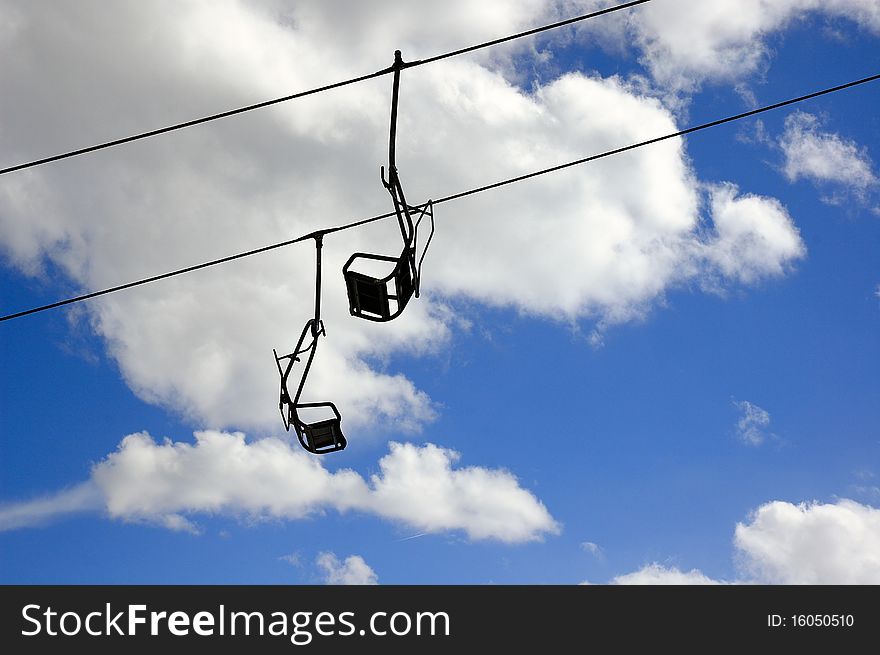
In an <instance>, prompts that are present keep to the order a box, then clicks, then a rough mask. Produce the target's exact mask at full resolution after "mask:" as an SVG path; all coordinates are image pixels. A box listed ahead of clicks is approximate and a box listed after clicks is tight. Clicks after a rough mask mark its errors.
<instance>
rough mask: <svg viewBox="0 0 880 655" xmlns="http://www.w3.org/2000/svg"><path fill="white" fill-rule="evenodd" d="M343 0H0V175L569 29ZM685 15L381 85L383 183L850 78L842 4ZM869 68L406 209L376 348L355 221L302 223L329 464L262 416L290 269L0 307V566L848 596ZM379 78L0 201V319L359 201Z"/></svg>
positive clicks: (852, 574) (372, 200)
mask: <svg viewBox="0 0 880 655" xmlns="http://www.w3.org/2000/svg"><path fill="white" fill-rule="evenodd" d="M348 4H349V3H345V2H338V3H323V4H322V3H309V2H307V3H283V2H265V3H244V2H241V3H239V2H225V3H221V4H219V5H215V6H216V7H219V9H214V10H208V9H207V7H206V5H204V4H203V3H197V2H193V3H187V4H185V5H184V7H185V9H184V10H182V11H181V13H179V14H177V13H176V14H175V15H174V16H170V15H169V12H168V10H167V7H163V6H162V5H160V4H156V5H150V6H149V7H146V8H145V7H138V5H137V3H119V4H118V6H116V5H114V8H113V9H112V10H111V11H112V12H115V13H114V14H113V15H107V14H106V7H105V6H104V5H99V4H97V3H89V2H83V3H79V4H77V5H76V6H75V8H65V9H62V10H57V9H56V10H54V11H53V10H50V9H46V8H36V7H32V6H30V5H29V4H25V3H16V2H0V24H6V25H11V26H12V27H10V28H8V29H7V30H6V31H5V32H0V51H3V52H4V53H7V54H6V56H3V57H2V61H3V62H4V63H3V65H2V66H0V88H4V89H8V90H10V91H7V92H4V93H3V95H2V99H0V116H2V117H3V118H2V119H0V144H2V146H3V147H2V148H0V151H2V152H3V153H4V154H3V157H2V161H0V165H3V166H7V165H14V164H16V163H19V162H21V161H26V160H30V159H34V158H37V157H41V156H46V155H48V154H52V153H54V152H56V151H61V150H65V149H69V148H75V147H81V146H83V145H86V144H89V143H92V142H98V141H101V140H105V139H110V138H116V137H118V136H121V135H123V134H127V133H130V132H136V131H140V130H144V129H150V128H154V127H158V126H160V125H164V124H167V123H171V122H175V121H179V120H186V119H189V118H192V117H194V116H197V115H201V114H205V113H211V112H215V111H220V110H223V109H226V108H230V107H234V106H237V105H241V104H246V103H249V102H256V101H259V100H263V99H266V98H269V97H274V96H278V95H281V94H284V93H287V92H290V91H292V90H296V89H302V88H308V87H311V86H316V85H318V84H322V83H326V82H330V81H334V80H337V79H343V78H345V77H350V76H353V75H357V74H362V73H364V72H367V71H369V70H373V69H379V68H382V67H384V66H387V65H388V64H389V63H390V57H391V53H392V52H393V50H394V49H395V48H401V49H402V50H403V52H404V58H405V59H414V58H416V57H427V56H430V55H432V54H436V53H439V52H444V51H447V50H452V49H455V48H457V47H462V46H465V45H469V44H470V43H474V42H478V41H482V40H486V39H490V38H494V37H497V36H501V35H504V34H507V33H511V32H514V31H517V30H520V29H527V28H528V27H531V26H534V25H538V24H542V23H546V22H550V21H552V20H554V19H558V18H560V17H566V16H569V15H573V14H575V13H579V11H580V10H588V9H590V8H592V7H595V6H600V3H593V2H580V3H570V4H571V6H566V7H561V6H559V5H556V4H553V3H548V2H542V1H539V0H530V1H522V2H514V1H510V2H501V1H499V2H492V3H487V4H486V5H485V11H483V12H482V13H481V14H480V15H479V16H474V15H473V9H472V7H471V8H468V3H466V2H452V3H444V6H443V7H442V8H439V7H437V6H432V5H431V3H427V4H426V6H424V7H422V6H420V7H416V6H415V5H416V4H418V3H411V4H410V5H408V6H407V7H406V8H400V7H397V8H395V9H394V11H395V12H397V13H396V14H395V15H396V16H397V23H396V24H395V26H394V30H392V28H391V27H389V26H388V25H387V21H384V22H383V21H382V20H380V19H381V17H382V16H383V15H384V14H383V12H388V11H391V9H390V7H389V6H386V5H387V3H375V4H374V5H372V7H371V11H367V12H366V13H365V14H364V15H357V14H356V12H357V11H358V10H357V9H356V8H354V7H349V6H348ZM447 5H448V6H447ZM691 5H692V3H687V2H683V1H679V0H653V2H651V3H648V4H646V5H644V6H643V7H639V8H634V9H632V10H627V11H626V12H621V13H620V14H618V15H615V16H613V17H605V18H599V19H596V20H595V21H593V22H591V23H589V24H588V25H587V26H586V27H583V28H581V29H578V30H577V31H567V32H564V33H559V34H556V33H553V34H551V35H547V36H546V37H544V38H540V39H539V40H537V41H530V42H528V43H519V44H516V45H514V46H507V47H504V48H501V49H497V50H494V51H492V52H491V53H481V54H479V55H473V56H471V58H457V59H451V60H446V61H444V62H438V63H436V64H432V65H430V66H425V67H420V68H416V69H413V70H411V71H406V72H405V73H404V75H403V80H402V87H401V89H402V90H401V94H402V95H401V110H400V111H401V121H402V123H401V130H400V137H399V139H400V141H399V152H400V154H399V158H400V159H399V165H400V168H401V176H402V179H403V182H404V185H405V186H406V188H407V193H408V197H409V198H410V199H411V201H412V200H413V199H418V200H421V199H426V198H427V197H430V196H433V197H435V198H436V197H438V196H442V195H446V194H448V193H453V192H456V191H460V190H464V189H466V188H472V187H474V186H479V185H481V184H485V183H490V182H492V181H495V180H498V179H502V178H504V177H509V176H512V175H516V174H520V173H525V172H529V171H530V170H534V169H536V168H540V167H542V166H547V165H553V164H555V163H560V162H563V161H567V160H571V159H575V158H578V157H581V156H586V155H588V154H592V153H594V152H599V151H601V150H604V149H607V148H610V147H616V146H621V145H626V144H628V143H630V142H634V141H638V140H641V139H643V138H650V137H651V136H657V135H659V134H662V133H664V132H665V131H670V130H669V129H668V128H670V127H673V126H674V129H681V128H684V127H687V126H689V125H691V124H696V123H699V122H703V121H708V120H713V119H715V118H718V117H721V116H725V115H728V114H733V113H738V112H741V111H746V110H748V109H751V108H753V107H755V106H759V105H763V104H769V103H772V102H776V101H779V100H783V99H786V98H788V97H792V96H796V95H801V94H804V93H808V92H811V91H813V90H818V89H820V88H824V87H827V86H833V85H835V84H840V83H844V82H847V81H850V80H854V79H858V78H861V77H866V76H868V75H872V74H876V73H877V72H878V70H880V57H878V54H877V53H878V52H880V49H878V47H877V45H878V42H877V41H878V37H880V14H878V10H877V8H876V6H875V4H874V3H872V2H870V1H868V0H864V1H860V0H838V1H837V2H831V3H816V2H813V1H812V0H803V1H801V2H796V1H794V0H791V1H788V0H786V1H785V2H778V3H762V2H758V1H757V0H755V1H754V2H752V1H749V2H746V3H737V2H732V1H727V0H714V1H713V2H709V3H702V5H701V7H702V9H701V10H700V12H698V13H694V11H693V10H692V7H691ZM735 7H736V8H737V9H735ZM65 13H67V14H68V15H63V14H65ZM426 24H430V26H431V29H429V28H428V27H427V26H426ZM108 26H112V28H111V27H108ZM340 32H341V33H340ZM331 34H333V35H335V36H334V37H333V38H330V37H329V36H328V35H331ZM230 44H234V45H230ZM11 52H16V53H17V55H16V56H10V55H9V54H8V53H11ZM878 84H880V83H873V84H869V85H865V86H862V87H859V88H856V89H853V90H850V91H845V92H842V93H838V94H834V95H831V96H826V97H824V98H821V99H818V100H814V101H810V102H806V103H803V104H801V105H799V106H798V107H794V108H786V109H783V110H779V111H776V112H772V113H768V114H764V115H763V116H761V117H760V120H757V119H750V120H746V121H742V122H740V123H736V124H732V125H727V126H724V127H720V128H717V129H713V130H709V131H706V132H702V133H699V134H696V135H693V136H691V137H688V138H687V139H686V140H684V141H680V142H678V143H667V144H663V145H658V146H654V147H652V148H645V149H643V150H640V151H636V152H634V153H628V154H625V155H621V156H619V157H617V158H615V161H613V162H612V161H611V160H607V161H605V162H597V163H596V164H588V165H586V166H581V167H577V168H575V169H572V170H568V171H565V172H561V173H558V174H556V175H553V176H549V177H547V178H545V179H542V180H536V181H530V182H525V183H522V184H518V185H514V186H512V187H508V188H506V189H499V190H496V191H490V192H486V193H485V194H481V195H480V196H474V197H472V198H468V199H462V200H459V201H455V202H454V203H448V204H445V205H442V206H438V208H437V211H436V219H437V238H436V242H435V243H434V244H433V245H432V247H431V250H430V251H429V253H428V256H427V258H426V261H425V267H424V278H423V291H424V293H423V296H422V297H421V298H420V299H418V300H414V301H413V303H412V304H411V305H410V307H408V308H407V310H406V314H405V315H404V316H403V317H401V318H400V319H397V320H395V321H393V322H391V323H388V324H385V325H381V326H375V325H365V324H364V322H362V321H358V320H357V319H355V318H352V317H350V316H348V313H347V310H346V302H345V295H344V290H343V288H342V285H341V275H337V274H336V273H335V271H337V270H339V268H341V264H342V263H343V262H344V261H345V259H347V257H348V254H350V253H351V252H353V251H355V250H366V251H372V252H383V251H388V252H391V251H392V250H395V249H397V248H399V245H396V242H395V241H394V239H395V236H394V231H393V229H394V228H393V225H390V224H388V225H384V226H383V225H379V226H371V227H369V228H364V229H363V230H362V231H361V230H355V231H350V232H346V233H343V234H342V235H339V236H333V235H331V236H330V237H328V238H327V241H326V242H325V249H326V252H325V256H326V257H327V268H326V269H325V270H326V271H327V272H326V273H325V275H327V277H328V278H329V281H328V282H327V289H326V291H325V297H324V302H325V305H326V310H325V312H326V313H325V317H324V319H325V322H326V326H327V333H328V334H327V338H326V339H324V340H323V342H322V344H321V350H320V351H319V353H318V357H317V360H316V362H317V363H316V371H315V375H314V378H313V379H310V389H313V391H312V393H313V397H312V398H311V399H315V400H319V399H321V400H328V399H332V400H334V401H335V402H336V404H337V405H338V406H339V408H340V411H341V412H342V415H343V427H344V429H345V431H346V436H347V437H348V440H349V444H350V445H349V447H348V448H347V449H346V450H345V451H343V452H341V453H336V454H332V455H327V456H325V457H322V458H318V459H316V458H313V457H310V456H308V455H306V454H305V453H304V452H303V451H302V449H301V448H300V447H299V445H298V444H297V443H296V440H295V438H294V439H291V436H290V435H288V434H287V433H285V432H284V430H283V426H282V425H281V422H280V417H278V415H277V379H276V378H277V372H276V371H275V368H274V362H273V360H272V352H271V351H272V348H278V349H279V351H280V350H285V349H289V348H291V347H292V346H293V344H294V340H295V338H296V337H297V336H298V334H299V330H300V329H301V326H302V324H303V323H304V322H305V321H306V320H307V319H308V318H309V316H310V311H311V308H310V303H311V300H310V294H311V292H312V284H313V278H312V274H313V272H312V270H311V267H312V266H313V259H312V257H313V252H312V247H311V246H310V245H309V244H303V245H300V246H293V247H291V248H288V249H283V250H281V251H275V252H273V253H271V254H267V255H265V256H260V257H256V258H252V259H251V260H247V261H242V262H237V263H232V264H228V265H225V266H221V267H217V268H214V269H209V270H207V271H202V272H198V273H193V274H191V275H190V276H185V279H184V278H178V279H177V280H169V281H165V282H159V283H156V284H153V285H150V286H149V287H140V288H137V289H132V290H129V291H125V292H121V293H119V294H114V295H112V296H108V297H107V298H106V299H103V300H100V301H92V302H89V303H83V304H80V305H76V306H73V307H71V308H70V309H60V310H52V311H49V312H44V313H41V314H36V315H33V316H28V317H24V318H21V319H17V320H13V321H7V322H4V323H3V324H2V325H0V344H2V345H0V357H2V370H3V375H2V376H0V384H2V388H0V412H2V422H0V425H2V429H0V530H2V532H0V581H2V582H4V583H267V584H276V583H277V584H289V583H293V584H297V583H324V582H331V583H338V582H343V583H345V582H348V583H372V582H379V583H386V584H395V583H396V584H422V583H427V584H430V583H465V584H484V583H500V584H506V583H551V584H575V583H580V582H584V581H589V582H591V583H608V582H682V581H684V582H712V581H726V582H734V581H741V582H770V583H799V582H820V583H877V582H880V567H878V564H877V562H876V557H875V554H876V552H877V550H878V548H880V509H878V507H880V433H878V425H880V409H878V408H880V402H878V401H880V381H878V376H877V371H878V370H880V366H878V365H880V340H878V327H880V269H878V266H877V261H878V259H877V256H876V253H877V250H878V246H880V178H878V165H877V161H878V158H880V154H878V152H880V118H878V116H877V112H876V109H875V108H876V107H877V106H880V102H878V101H880V86H878ZM389 92H390V79H389V78H387V77H385V78H380V79H379V80H374V81H371V82H368V83H364V84H362V85H357V86H354V87H347V88H346V89H342V90H338V91H334V92H331V93H327V94H322V96H321V97H320V98H317V97H316V98H314V99H309V100H304V101H301V102H299V103H297V102H294V103H288V104H285V105H282V106H280V107H276V108H273V109H271V110H266V111H263V112H254V113H251V114H245V115H243V116H239V117H235V118H231V119H227V120H225V121H219V122H217V123H213V124H211V125H209V126H202V127H199V128H193V129H192V130H188V131H186V132H179V133H174V134H170V135H165V136H162V137H157V138H156V139H152V140H150V141H149V142H141V143H137V144H131V145H129V146H122V147H119V148H114V149H112V150H108V151H103V152H100V153H95V154H91V155H86V156H82V157H77V158H73V159H70V160H67V161H64V162H58V163H55V164H49V165H46V166H42V167H38V168H35V169H32V170H30V171H23V172H15V173H10V174H7V175H4V176H2V177H0V252H2V262H3V265H2V267H0V276H2V286H0V288H2V296H0V307H2V309H3V313H10V312H13V311H17V310H20V309H24V308H28V307H30V306H36V305H40V304H43V303H47V302H51V301H53V300H56V299H58V298H61V297H66V296H68V295H72V294H75V293H78V292H83V291H88V290H92V289H96V288H102V287H106V286H112V285H114V284H118V283H122V282H125V281H128V280H132V279H136V278H139V277H143V276H146V275H150V274H155V273H159V272H164V271H165V270H170V269H173V268H177V267H182V266H186V265H189V264H193V263H197V262H200V261H203V260H206V259H211V258H214V257H220V256H224V255H226V254H230V253H232V252H237V251H240V250H246V249H248V248H251V247H257V246H261V245H265V244H268V243H272V242H274V241H279V240H282V239H285V238H290V237H291V236H297V235H299V234H302V233H305V232H307V231H309V230H310V229H314V228H316V227H321V226H328V225H331V224H336V223H340V222H344V221H346V220H349V219H353V218H359V217H365V216H371V215H375V214H377V213H382V212H384V211H388V210H390V209H391V207H390V202H389V199H388V198H387V195H385V192H384V190H383V189H382V188H381V185H380V184H379V180H378V166H379V165H380V164H382V163H384V159H383V158H384V157H385V156H386V152H385V148H387V143H386V142H385V139H386V138H387V107H388V99H389ZM58 98H64V101H63V102H59V100H58ZM649 150H650V152H649ZM551 178H552V179H551ZM285 352H286V350H285ZM312 385H313V386H312ZM196 432H198V433H202V435H203V436H202V437H201V438H200V439H199V440H197V439H196V438H195V437H194V433H196ZM129 435H135V436H129ZM137 435H140V436H137Z"/></svg>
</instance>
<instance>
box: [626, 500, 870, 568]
mask: <svg viewBox="0 0 880 655" xmlns="http://www.w3.org/2000/svg"><path fill="white" fill-rule="evenodd" d="M733 542H734V546H735V547H736V562H737V564H738V567H739V569H740V571H741V575H740V577H739V579H738V580H736V581H735V582H736V583H737V584H835V585H840V584H845V585H866V584H880V509H877V508H876V507H872V506H870V505H862V504H860V503H857V502H855V501H853V500H849V499H845V498H844V499H841V500H838V501H837V502H836V503H818V502H813V503H800V504H798V505H795V504H793V503H788V502H784V501H779V500H777V501H772V502H769V503H765V504H763V505H761V506H760V507H759V508H758V509H757V510H755V511H754V512H753V513H752V514H751V516H750V517H749V521H748V522H746V523H737V525H736V530H735V533H734V540H733ZM612 583H614V584H724V583H723V582H721V581H717V580H713V579H711V578H709V577H707V576H706V575H704V574H703V573H702V572H700V571H699V570H697V569H693V570H691V571H688V572H683V571H681V570H679V569H677V568H675V567H670V568H667V567H664V566H663V565H661V564H657V563H653V564H649V565H647V566H645V567H643V568H641V569H639V570H638V571H635V572H633V573H628V574H625V575H620V576H617V577H616V578H614V579H613V580H612Z"/></svg>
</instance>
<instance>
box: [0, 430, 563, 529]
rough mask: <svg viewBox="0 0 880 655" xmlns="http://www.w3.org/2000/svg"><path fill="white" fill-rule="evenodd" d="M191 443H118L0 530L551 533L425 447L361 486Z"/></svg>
mask: <svg viewBox="0 0 880 655" xmlns="http://www.w3.org/2000/svg"><path fill="white" fill-rule="evenodd" d="M195 436H196V440H195V443H184V442H172V441H170V440H165V441H164V442H162V443H157V442H156V441H154V440H153V439H152V437H150V435H148V434H146V433H136V434H131V435H128V436H127V437H125V438H124V439H123V440H122V441H121V442H120V444H119V447H118V448H117V450H116V451H115V452H113V453H110V454H109V455H108V456H107V457H106V458H105V459H104V460H103V461H101V462H99V463H98V464H96V465H95V466H94V467H93V469H92V474H91V478H90V480H89V481H88V482H87V483H84V484H83V485H80V486H79V487H76V488H74V489H72V490H69V491H64V492H61V493H59V494H56V495H55V496H53V497H50V498H47V499H42V500H35V501H27V502H23V503H17V504H15V503H12V504H7V505H6V506H4V507H3V508H2V509H0V529H7V530H9V529H15V528H21V527H27V526H29V525H34V524H38V523H41V522H45V521H47V520H49V519H51V518H54V517H57V516H60V515H63V514H67V513H70V512H73V511H81V510H86V509H97V508H103V509H104V510H105V511H106V512H107V514H108V515H109V516H110V517H111V518H115V519H120V520H125V521H138V522H147V523H152V524H157V525H161V526H163V527H166V528H169V529H172V530H184V531H188V532H195V531H197V526H196V525H195V524H194V523H193V522H192V521H191V520H190V519H189V518H188V517H191V516H192V515H196V514H209V515H230V516H240V517H248V518H251V519H255V520H260V519H280V520H297V519H303V518H306V517H309V516H314V515H316V514H321V513H323V512H324V511H326V510H329V509H333V510H337V511H339V512H346V511H352V510H355V511H363V512H369V513H372V514H374V515H377V516H380V517H382V518H385V519H388V520H391V521H395V522H399V523H402V524H405V525H407V526H412V527H417V528H418V529H419V530H421V531H423V532H432V533H434V532H441V531H459V530H460V531H463V532H464V533H465V534H466V535H467V536H468V537H469V538H470V539H474V540H478V539H494V540H498V541H502V542H506V543H517V542H525V541H532V540H539V539H541V538H542V537H543V535H545V534H555V533H557V532H558V531H559V526H558V524H557V523H556V522H555V521H554V520H553V518H552V517H551V516H550V513H549V512H548V511H547V508H546V507H545V506H544V505H543V504H542V503H541V502H540V501H539V500H538V499H537V498H536V497H535V496H534V495H533V494H532V493H531V492H529V491H527V490H525V489H523V488H522V487H521V486H520V485H519V482H518V481H517V480H516V478H515V477H514V476H513V475H512V474H511V473H509V472H507V471H503V470H498V469H487V468H482V467H466V468H455V467H454V466H453V465H454V463H455V462H456V461H457V460H458V458H459V454H458V453H456V452H454V451H451V450H446V449H442V448H438V447H437V446H434V445H431V444H427V445H425V446H423V447H416V446H413V445H411V444H407V445H403V444H396V443H392V444H391V452H390V453H389V454H388V455H385V456H384V457H383V458H382V459H380V460H379V471H380V472H379V473H377V474H375V475H373V476H371V478H370V480H369V482H368V481H366V480H365V479H364V478H363V477H361V476H360V475H359V474H358V473H356V472H355V471H352V470H350V469H341V470H338V471H333V472H331V471H328V470H327V469H326V468H324V466H323V465H322V463H321V461H320V460H319V459H318V458H315V457H312V456H309V455H306V454H305V453H303V452H302V451H300V450H299V448H298V447H292V446H291V444H289V443H288V442H286V441H282V440H281V439H277V438H273V437H268V438H265V439H260V440H258V441H254V442H249V441H247V440H246V439H245V436H244V435H243V434H241V433H235V434H227V433H222V432H215V431H210V430H208V431H203V432H197V433H196V435H195Z"/></svg>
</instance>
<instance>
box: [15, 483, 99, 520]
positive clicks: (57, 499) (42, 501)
mask: <svg viewBox="0 0 880 655" xmlns="http://www.w3.org/2000/svg"><path fill="white" fill-rule="evenodd" d="M100 503H101V495H100V493H98V490H97V489H96V488H95V487H94V485H92V484H90V483H88V482H86V483H83V484H80V485H77V486H75V487H71V488H70V489H64V490H63V491H59V492H58V493H55V494H52V495H51V496H45V497H43V498H36V499H34V500H28V501H24V502H19V503H9V502H7V503H4V504H2V505H0V532H4V531H6V530H17V529H19V528H26V527H32V526H37V525H43V524H44V523H49V522H51V521H52V520H54V519H56V518H57V517H59V516H64V515H67V514H74V513H77V512H88V511H94V510H95V509H96V508H98V507H99V506H100Z"/></svg>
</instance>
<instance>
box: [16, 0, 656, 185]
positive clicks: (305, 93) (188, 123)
mask: <svg viewBox="0 0 880 655" xmlns="http://www.w3.org/2000/svg"><path fill="white" fill-rule="evenodd" d="M650 1H651V0H635V1H634V2H627V3H625V4H621V5H615V6H613V7H608V8H606V9H601V10H599V11H594V12H592V13H589V14H584V15H582V16H576V17H574V18H568V19H566V20H562V21H559V22H557V23H551V24H549V25H543V26H541V27H536V28H534V29H531V30H527V31H525V32H519V33H517V34H512V35H510V36H505V37H502V38H500V39H494V40H492V41H486V42H485V43H480V44H478V45H472V46H469V47H467V48H461V49H460V50H454V51H452V52H447V53H444V54H441V55H436V56H434V57H428V58H427V59H420V60H418V61H412V62H408V63H407V64H406V65H405V66H404V68H415V67H416V66H422V65H424V64H430V63H432V62H435V61H440V60H441V59H448V58H449V57H455V56H457V55H461V54H464V53H466V52H473V51H474V50H480V49H481V48H488V47H490V46H494V45H498V44H499V43H505V42H507V41H512V40H514V39H520V38H522V37H525V36H531V35H533V34H538V33H540V32H546V31H547V30H552V29H556V28H558V27H563V26H565V25H571V24H573V23H577V22H580V21H584V20H588V19H590V18H596V17H598V16H603V15H605V14H610V13H612V12H615V11H620V10H621V9H629V8H630V7H634V6H636V5H641V4H644V3H646V2H650ZM393 70H394V69H393V67H390V68H384V69H382V70H379V71H376V72H374V73H367V74H366V75H361V76H359V77H353V78H351V79H348V80H343V81H341V82H334V83H332V84H326V85H324V86H319V87H316V88H314V89H309V90H308V91H300V92H298V93H292V94H290V95H286V96H282V97H281V98H274V99H273V100H266V101H264V102H258V103H256V104H253V105H247V106H245V107H239V108H238V109H230V110H229V111H223V112H220V113H218V114H211V115H210V116H204V117H203V118H196V119H194V120H191V121H186V122H184V123H177V124H175V125H169V126H167V127H161V128H159V129H156V130H150V131H149V132H142V133H140V134H135V135H133V136H128V137H125V138H122V139H116V140H114V141H107V142H105V143H99V144H97V145H94V146H89V147H87V148H80V149H79V150H71V151H70V152H64V153H61V154H58V155H53V156H51V157H44V158H43V159H36V160H34V161H30V162H26V163H24V164H17V165H15V166H9V167H7V168H0V175H3V174H5V173H12V172H14V171H20V170H23V169H25V168H32V167H34V166H39V165H41V164H48V163H50V162H53V161H59V160H61V159H68V158H70V157H76V156H77V155H84V154H86V153H89V152H95V151H96V150H104V149H105V148H111V147H113V146H118V145H122V144H124V143H131V142H132V141H139V140H141V139H146V138H148V137H152V136H158V135H160V134H166V133H167V132H173V131H175V130H180V129H183V128H185V127H193V126H194V125H201V124H202V123H208V122H210V121H216V120H218V119H220V118H227V117H229V116H235V115H236V114H243V113H245V112H248V111H253V110H255V109H262V108H264V107H269V106H271V105H277V104H278V103H281V102H287V101H288V100H296V99H297V98H304V97H305V96H310V95H314V94H316V93H322V92H324V91H330V90H331V89H338V88H340V87H343V86H348V85H349V84H356V83H358V82H364V81H366V80H371V79H373V78H375V77H382V76H383V75H388V74H389V73H391V72H393Z"/></svg>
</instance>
